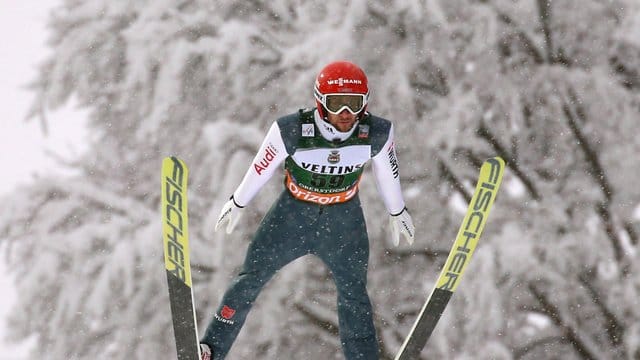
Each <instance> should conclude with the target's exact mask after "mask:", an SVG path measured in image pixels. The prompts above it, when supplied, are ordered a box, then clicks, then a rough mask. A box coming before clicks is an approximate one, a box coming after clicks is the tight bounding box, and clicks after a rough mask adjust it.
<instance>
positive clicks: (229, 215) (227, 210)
mask: <svg viewBox="0 0 640 360" xmlns="http://www.w3.org/2000/svg"><path fill="white" fill-rule="evenodd" d="M243 209H244V207H242V206H239V205H238V204H236V202H235V201H234V200H233V196H232V197H231V199H229V201H227V202H226V204H224V206H223V207H222V210H220V215H218V221H217V222H216V228H215V231H218V229H220V228H221V227H222V226H223V225H224V223H225V222H228V224H227V234H231V232H233V230H234V229H235V228H236V225H238V222H239V221H240V218H242V213H243Z"/></svg>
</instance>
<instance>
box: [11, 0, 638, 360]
mask: <svg viewBox="0 0 640 360" xmlns="http://www.w3.org/2000/svg"><path fill="white" fill-rule="evenodd" d="M50 29H51V38H50V45H51V47H52V49H53V51H52V53H51V56H50V57H49V58H47V59H46V61H45V62H44V63H43V65H42V67H41V71H40V76H39V78H38V79H37V80H36V81H35V82H34V85H33V88H34V90H36V91H37V92H38V94H39V96H38V97H37V100H36V102H35V103H34V107H33V111H32V113H31V116H32V117H41V119H42V121H43V123H45V124H46V125H47V126H56V124H49V123H47V120H46V112H47V110H48V109H51V108H55V107H56V106H59V105H61V104H64V103H65V102H66V101H68V99H69V98H70V97H72V96H73V97H75V98H77V99H78V102H79V103H80V104H81V106H83V107H85V108H86V109H88V111H89V116H90V118H89V127H90V132H91V134H92V136H91V140H90V141H91V144H90V147H89V149H90V150H89V151H88V152H87V153H86V154H85V155H83V156H82V157H81V158H79V159H74V161H73V162H72V163H71V164H69V165H71V166H74V167H76V168H78V169H79V170H80V175H78V176H75V177H70V178H46V179H40V180H37V181H36V182H34V183H33V184H32V185H31V186H28V187H25V188H22V189H20V191H16V192H15V195H12V196H10V197H9V198H8V199H4V200H5V201H4V203H5V204H8V205H7V206H5V207H3V208H2V210H0V211H2V212H3V214H2V215H3V216H2V217H0V218H1V219H2V220H0V236H1V237H2V239H3V241H5V242H7V244H8V245H9V247H8V249H9V253H8V254H9V255H8V259H7V260H8V263H9V268H10V269H11V271H12V274H14V275H15V278H16V280H17V289H18V295H19V298H20V301H19V302H18V304H17V305H16V307H15V309H13V316H12V317H11V327H12V329H13V330H14V332H13V337H14V338H15V339H22V338H25V337H30V336H32V337H34V338H35V339H36V340H37V343H38V348H37V351H38V353H39V354H42V353H45V354H46V355H47V357H50V358H88V357H93V358H104V359H131V358H159V359H164V358H166V359H170V358H173V357H174V355H173V354H174V348H173V333H172V330H171V321H170V314H169V305H168V297H167V291H166V284H165V282H166V280H165V277H164V267H163V266H164V265H163V257H162V245H161V244H162V242H161V238H160V215H159V211H158V205H159V195H160V194H159V189H160V182H159V180H160V174H159V171H160V163H161V159H162V158H163V157H164V156H168V155H177V156H179V157H181V158H183V159H184V160H185V161H186V162H187V164H188V165H189V166H190V168H191V171H190V176H191V180H190V184H189V186H190V191H189V196H190V199H189V201H190V221H191V223H190V230H191V231H190V234H191V239H190V242H191V246H192V252H193V255H192V256H193V257H192V266H193V267H194V272H193V275H194V283H195V291H196V305H197V311H198V319H199V325H200V327H201V330H202V328H203V327H204V326H205V325H206V324H207V322H208V321H209V320H210V316H211V315H212V313H213V311H214V309H215V306H216V305H217V303H218V300H219V298H220V296H221V295H222V292H223V291H224V289H225V288H226V286H227V285H228V282H229V280H230V279H231V277H232V276H233V275H234V274H235V272H236V271H237V270H238V268H239V266H240V265H241V264H242V259H243V256H244V253H245V250H246V245H247V244H248V241H249V239H250V236H251V234H252V233H253V231H254V230H255V228H256V226H257V222H258V221H259V219H260V218H261V216H262V215H263V214H264V212H265V211H266V210H267V208H268V205H269V204H270V202H271V201H272V200H273V199H274V198H275V194H276V193H277V192H279V191H280V187H281V185H280V179H278V180H277V181H272V182H271V183H270V184H268V185H267V189H264V190H263V191H262V192H261V193H260V194H259V196H258V197H257V198H256V200H255V201H254V203H252V204H251V207H250V209H249V216H247V218H246V219H245V220H244V225H245V226H244V227H242V228H241V229H240V231H236V232H235V233H234V234H233V235H231V236H229V235H226V234H224V235H223V234H219V233H213V223H214V221H215V219H216V217H217V215H218V211H219V209H220V207H221V206H222V204H223V203H224V201H225V200H226V199H227V198H228V196H229V194H230V193H231V192H232V191H233V190H234V188H235V186H236V185H237V184H238V183H239V181H240V178H241V177H242V175H243V173H244V171H245V170H246V168H247V166H248V165H249V163H250V159H251V158H252V157H253V155H254V153H255V151H256V150H257V148H258V146H259V144H260V141H261V139H262V137H263V135H264V133H265V131H266V129H267V128H268V126H269V125H270V123H271V122H272V121H273V120H275V119H276V118H277V117H278V116H280V115H284V114H287V113H290V112H293V111H296V110H297V109H298V108H300V107H308V106H312V105H313V101H312V91H311V89H312V86H313V80H314V78H315V75H316V74H317V72H318V71H319V70H320V68H321V67H322V66H323V65H324V64H326V63H328V62H330V61H333V60H336V59H349V60H352V61H354V62H356V63H358V64H360V65H361V66H362V67H363V68H364V69H365V71H366V72H367V74H368V76H369V78H370V83H371V87H372V95H371V105H370V106H369V110H370V111H372V112H373V113H375V114H377V115H381V116H383V117H387V118H390V119H392V120H394V122H395V124H396V134H397V135H396V136H397V147H398V150H399V158H400V161H401V176H402V179H403V186H404V189H405V197H406V200H407V204H408V207H409V208H410V209H411V211H412V214H413V216H414V222H415V224H416V227H417V235H418V236H417V239H416V242H415V243H414V245H413V246H402V247H400V248H393V247H392V246H391V245H390V244H389V242H388V241H387V234H386V231H387V229H386V225H387V214H386V213H385V210H384V207H383V205H382V203H381V201H380V200H379V199H378V198H377V193H376V190H375V186H374V185H373V181H371V177H372V175H371V174H366V175H365V181H364V182H363V186H362V189H361V197H362V198H363V203H364V205H365V215H366V216H367V221H368V230H369V233H370V238H371V248H372V251H371V261H370V275H369V279H370V284H369V290H370V293H371V296H372V300H373V303H374V307H375V311H376V325H377V328H378V334H379V341H380V348H381V356H382V358H384V359H389V358H392V356H393V354H394V353H395V351H396V350H397V349H398V347H399V346H400V343H401V342H402V340H403V338H404V336H405V335H406V334H407V333H408V330H409V328H410V326H411V324H412V322H413V321H414V318H415V315H416V314H417V312H418V311H419V309H420V307H421V306H422V303H423V302H424V300H425V298H426V295H427V294H428V291H429V290H430V289H431V287H432V286H433V281H434V280H435V277H436V276H437V273H438V271H439V269H440V267H441V266H442V264H443V262H444V259H445V258H446V255H447V253H448V250H449V248H450V246H451V243H452V240H453V237H454V235H455V231H456V230H457V227H458V225H459V222H460V221H461V219H462V214H461V209H462V211H464V208H465V206H466V202H467V201H468V200H469V198H470V193H471V191H472V188H471V187H472V186H473V184H474V183H475V180H476V176H477V171H478V168H479V165H480V164H481V162H482V160H483V159H485V158H487V157H489V156H493V155H500V156H502V157H503V158H504V159H505V160H506V161H507V163H508V171H507V174H506V177H505V180H504V184H503V189H502V190H501V193H500V195H499V197H498V200H497V203H496V205H495V207H494V210H493V213H492V215H491V219H490V221H489V224H488V226H487V228H486V230H485V234H484V236H483V239H482V240H481V243H480V245H479V246H478V249H477V252H476V255H474V259H473V260H472V262H471V265H470V266H469V268H468V269H467V271H466V275H465V278H464V280H463V282H462V286H460V288H459V289H458V291H457V292H456V294H455V296H454V297H453V299H452V301H451V303H450V305H449V307H448V308H447V309H446V312H445V314H444V316H443V318H442V319H441V320H440V323H439V325H438V327H437V328H436V331H435V332H434V334H433V337H432V339H431V341H430V342H429V343H428V345H427V347H426V348H425V351H424V352H423V355H424V357H427V354H428V355H431V357H434V358H435V357H443V358H461V359H467V358H469V359H472V358H473V359H477V358H492V359H512V358H518V359H537V358H548V357H552V356H556V357H559V358H587V359H599V358H628V359H634V358H637V357H638V356H640V326H638V323H640V312H639V310H638V306H637V301H638V300H637V299H638V298H640V290H639V289H640V286H639V279H640V277H639V276H638V273H639V270H640V269H638V266H639V265H638V261H637V257H638V255H637V248H638V234H639V231H640V223H639V222H640V216H639V215H638V213H640V210H638V208H639V205H638V204H640V190H638V189H637V187H636V186H635V177H636V174H637V172H638V169H639V168H640V166H639V165H640V160H639V159H637V157H636V156H634V155H635V154H637V153H638V152H639V150H640V140H637V139H636V136H635V135H636V133H637V132H638V130H639V129H640V125H639V123H638V118H639V115H640V114H639V113H640V106H639V104H640V99H639V97H638V89H639V88H640V75H639V74H640V62H639V61H638V54H640V42H639V41H638V39H640V6H639V5H638V4H637V3H636V2H635V1H634V0H613V1H607V2H603V1H597V0H565V1H557V2H550V1H546V0H516V1H513V0H483V1H472V0H429V1H420V0H404V1H383V0H377V1H364V0H356V1H349V2H347V1H338V0H332V1H323V2H318V1H299V0H298V1H294V0H275V1H243V2H240V1H239V2H234V1H203V0H185V1H180V2H175V1H167V0H161V1H158V0H156V1H138V2H135V3H134V2H130V1H124V0H111V1H106V0H91V1H77V0H66V1H64V3H63V5H62V6H60V7H59V8H57V9H56V10H55V11H54V12H53V13H52V14H51V22H50ZM336 334H337V317H336V314H335V287H334V286H333V284H332V282H331V278H330V274H329V273H328V270H327V269H326V267H324V265H323V264H322V263H321V262H319V261H318V260H317V259H314V258H303V259H300V260H298V261H296V262H294V263H293V264H291V265H289V266H288V267H285V268H284V270H283V271H282V272H281V273H280V274H278V275H277V276H276V278H274V279H273V280H272V281H271V282H270V283H269V284H268V285H267V287H266V288H265V290H264V291H263V293H262V294H261V295H260V297H259V298H258V301H257V303H256V305H255V307H254V311H252V313H251V314H250V316H249V319H248V321H247V324H246V326H245V328H244V329H243V331H242V333H241V334H240V336H239V338H238V341H237V343H236V345H235V347H234V348H233V349H232V352H231V354H230V358H260V359H277V358H285V357H286V358H305V359H327V358H341V351H340V344H339V340H338V338H337V335H336Z"/></svg>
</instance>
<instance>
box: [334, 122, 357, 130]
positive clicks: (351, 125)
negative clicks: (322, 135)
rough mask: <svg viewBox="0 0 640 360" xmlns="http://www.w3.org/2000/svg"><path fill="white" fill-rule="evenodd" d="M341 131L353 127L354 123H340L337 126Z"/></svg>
mask: <svg viewBox="0 0 640 360" xmlns="http://www.w3.org/2000/svg"><path fill="white" fill-rule="evenodd" d="M336 127H337V128H338V130H340V131H341V132H347V131H349V130H351V128H352V127H353V123H351V122H350V123H338V125H337V126H336Z"/></svg>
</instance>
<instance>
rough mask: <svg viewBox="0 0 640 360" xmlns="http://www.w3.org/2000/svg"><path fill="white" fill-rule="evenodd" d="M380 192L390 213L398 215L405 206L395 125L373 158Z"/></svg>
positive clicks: (374, 171)
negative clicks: (395, 139) (394, 133)
mask: <svg viewBox="0 0 640 360" xmlns="http://www.w3.org/2000/svg"><path fill="white" fill-rule="evenodd" d="M371 160H372V164H373V173H374V175H375V178H376V185H377V187H378V192H379V193H380V195H381V197H382V201H383V202H384V205H385V207H386V208H387V211H388V212H389V214H392V215H396V214H399V213H401V212H402V210H403V209H404V207H405V204H404V199H403V197H402V188H401V186H400V170H399V167H398V158H397V156H396V150H395V146H394V140H393V125H391V128H390V129H389V137H388V138H387V141H386V142H385V144H384V146H383V147H382V150H380V152H378V154H376V155H375V156H374V157H373V158H372V159H371Z"/></svg>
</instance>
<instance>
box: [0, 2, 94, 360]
mask: <svg viewBox="0 0 640 360" xmlns="http://www.w3.org/2000/svg"><path fill="white" fill-rule="evenodd" d="M59 1H61V0H19V1H18V0H0V73H1V74H2V76H0V123H1V124H2V126H1V127H0V129H1V130H0V157H1V158H2V163H3V169H4V170H3V171H2V176H0V195H3V194H6V193H7V192H10V191H12V190H13V189H14V188H15V187H16V186H17V185H18V184H25V183H28V182H29V181H30V180H31V179H33V178H34V176H37V175H38V174H44V173H45V172H50V171H56V172H60V171H64V169H60V168H59V166H56V164H55V162H54V161H53V159H52V158H51V156H48V155H46V152H47V151H49V152H54V153H56V154H60V155H62V156H64V157H65V158H68V157H72V156H74V154H79V153H81V152H82V150H83V146H82V144H83V141H82V137H83V136H84V133H83V131H84V128H83V118H84V117H83V114H82V113H81V112H80V111H77V110H75V109H74V107H73V105H70V106H67V107H66V108H64V109H60V110H57V111H56V112H53V113H50V114H48V116H47V117H48V119H49V121H50V126H49V134H48V136H44V134H43V133H42V131H41V130H40V125H39V121H38V119H32V120H31V121H29V122H28V123H27V122H26V121H25V117H26V114H27V111H28V108H29V105H30V103H31V101H32V100H33V94H32V93H30V92H29V91H27V90H26V89H25V84H26V83H28V82H30V81H32V80H33V79H34V78H35V76H36V72H37V64H39V63H40V62H42V61H43V59H44V58H45V56H46V54H47V52H48V51H49V50H48V49H47V48H46V46H45V41H46V37H47V32H46V18H47V15H48V13H49V11H50V9H51V8H52V7H53V6H54V5H56V4H57V3H58V2H59ZM9 168H11V171H6V169H9ZM3 252H4V249H3V248H2V247H0V274H2V275H0V288H2V289H3V294H2V296H1V297H0V360H20V359H27V350H28V349H29V347H30V346H32V344H31V343H29V342H28V341H27V342H25V343H24V344H22V346H10V345H8V344H5V342H4V337H5V335H6V334H7V333H9V332H10V329H8V328H7V325H6V323H5V317H6V315H7V313H8V311H9V310H10V308H11V305H12V304H13V302H14V301H16V298H15V293H13V292H11V291H5V290H4V289H10V288H11V287H12V286H13V284H12V280H11V279H10V278H8V277H6V276H4V275H3V274H6V271H5V269H4V268H5V263H4V260H3V258H2V257H1V256H2V253H3Z"/></svg>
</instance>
